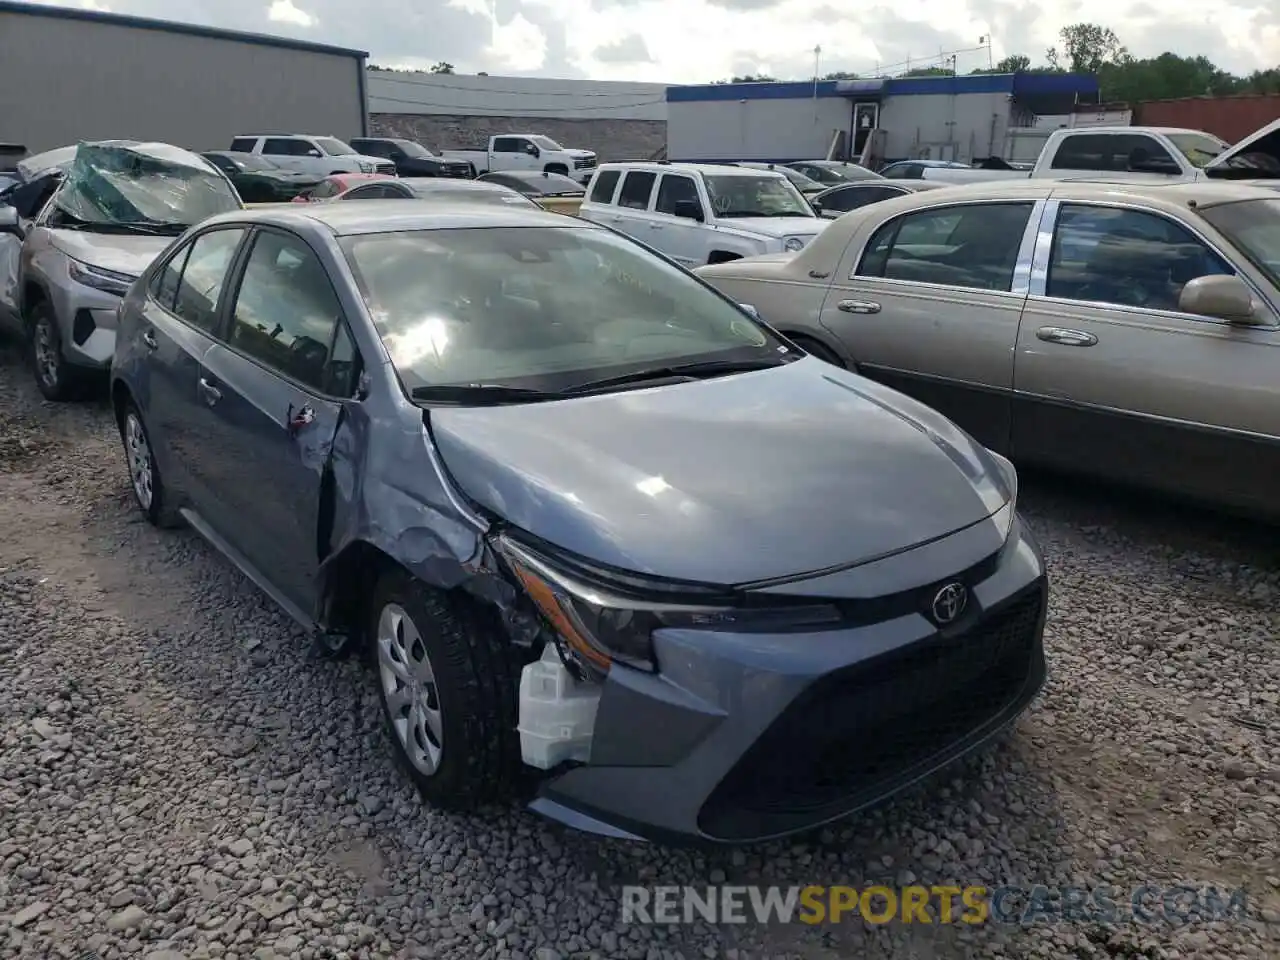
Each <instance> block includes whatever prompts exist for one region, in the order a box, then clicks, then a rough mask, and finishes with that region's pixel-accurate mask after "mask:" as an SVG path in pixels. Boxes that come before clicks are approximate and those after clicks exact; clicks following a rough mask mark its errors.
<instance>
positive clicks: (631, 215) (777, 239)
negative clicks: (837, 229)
mask: <svg viewBox="0 0 1280 960" xmlns="http://www.w3.org/2000/svg"><path fill="white" fill-rule="evenodd" d="M578 216H580V217H582V218H583V219H584V220H591V221H593V222H594V223H600V224H604V225H605V226H607V227H613V228H614V229H615V230H619V231H621V232H622V233H625V234H627V235H628V236H631V237H635V238H636V239H637V240H640V241H642V242H644V243H646V244H648V245H649V246H651V247H653V248H654V249H656V250H660V251H661V252H662V253H665V254H666V255H667V256H668V257H670V258H671V259H673V260H675V261H677V262H678V263H681V264H683V265H684V266H687V267H693V266H699V265H701V264H704V263H723V262H724V261H726V260H737V259H739V258H741V257H753V256H757V255H759V254H762V253H786V252H794V251H796V250H800V249H803V247H804V245H805V244H806V243H808V242H809V241H810V240H812V239H813V238H814V237H815V236H817V235H818V234H819V233H821V232H822V230H823V229H824V228H825V227H826V225H827V223H828V222H829V221H827V220H823V219H822V218H820V217H819V216H818V215H817V214H816V213H814V212H813V208H812V207H810V206H809V203H808V201H806V200H805V198H804V197H803V196H802V195H801V194H800V191H798V190H797V189H796V188H795V187H794V186H792V185H791V181H789V180H788V179H787V178H786V177H784V176H783V175H782V174H780V173H775V172H773V171H769V170H752V169H750V168H746V167H729V166H717V165H714V164H701V163H665V162H651V161H649V162H635V163H606V164H602V165H601V166H600V168H599V169H598V170H597V171H596V174H595V176H594V177H592V178H591V185H590V187H589V188H588V190H587V199H586V201H585V202H584V203H583V204H582V207H581V209H580V210H579V211H578Z"/></svg>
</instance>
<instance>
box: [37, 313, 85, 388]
mask: <svg viewBox="0 0 1280 960" xmlns="http://www.w3.org/2000/svg"><path fill="white" fill-rule="evenodd" d="M31 371H32V373H34V374H35V378H36V386H37V387H39V388H40V392H41V393H42V394H44V398H45V399H46V400H53V401H55V402H61V401H65V400H73V399H75V398H76V397H77V396H78V395H79V393H80V389H81V387H82V386H83V381H84V377H83V375H82V374H81V373H80V371H79V370H77V369H76V368H75V367H73V366H72V365H71V364H69V363H67V359H66V357H65V356H63V352H62V337H61V335H60V334H59V333H58V323H57V321H56V320H55V319H54V315H53V308H52V307H51V306H50V305H49V304H48V303H47V302H45V301H41V302H40V303H37V304H36V305H35V306H34V307H32V308H31Z"/></svg>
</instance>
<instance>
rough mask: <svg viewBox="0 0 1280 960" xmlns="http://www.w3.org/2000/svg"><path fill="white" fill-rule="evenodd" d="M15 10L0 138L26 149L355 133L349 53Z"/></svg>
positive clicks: (6, 37) (5, 28) (4, 9)
mask: <svg viewBox="0 0 1280 960" xmlns="http://www.w3.org/2000/svg"><path fill="white" fill-rule="evenodd" d="M13 6H16V5H9V4H6V5H4V6H0V92H2V93H0V102H2V103H3V107H2V108H0V140H6V141H13V142H16V143H22V144H25V145H26V147H27V149H28V150H29V151H31V152H32V153H34V152H38V151H41V150H46V149H50V148H53V147H60V146H65V145H68V144H72V143H76V142H78V141H80V140H92V139H106V138H117V137H118V138H128V139H139V140H161V141H166V142H170V143H175V144H178V145H181V146H185V147H190V148H192V149H196V150H209V149H218V148H222V149H225V148H226V147H227V146H229V145H230V143H231V138H232V137H233V136H234V135H235V134H237V133H249V132H254V131H255V130H288V131H296V132H300V133H331V134H335V135H337V136H342V137H350V136H356V135H358V134H359V133H360V132H361V128H362V125H363V118H364V116H365V111H364V107H365V104H364V95H363V94H364V91H363V86H362V81H363V76H364V64H363V61H362V59H361V57H360V56H358V55H356V54H355V52H344V53H337V54H335V53H320V52H317V51H315V50H301V49H290V48H286V47H280V46H269V45H266V44H265V43H263V42H247V41H245V40H230V39H225V38H222V37H212V36H204V35H199V33H198V32H196V31H191V32H185V31H182V32H179V31H170V30H161V29H142V28H140V27H138V26H136V25H128V26H126V25H123V24H122V23H115V22H110V21H111V20H112V19H119V20H122V21H131V20H133V18H111V17H109V16H107V15H99V14H93V15H87V16H86V15H83V14H79V15H77V14H78V13H79V12H74V13H73V14H72V15H70V16H68V15H64V14H62V12H61V11H59V12H57V14H56V15H52V16H50V15H41V14H42V13H47V12H48V11H47V8H46V10H45V11H39V9H38V8H37V9H36V10H35V11H33V12H22V13H19V12H15V11H14V10H13V9H12V7H13ZM25 10H32V8H30V7H26V8H25ZM136 22H137V21H134V23H136Z"/></svg>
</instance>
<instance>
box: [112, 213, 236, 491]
mask: <svg viewBox="0 0 1280 960" xmlns="http://www.w3.org/2000/svg"><path fill="white" fill-rule="evenodd" d="M246 232H247V231H246V228H244V227H219V228H216V229H213V230H206V231H205V232H203V233H199V234H197V235H196V236H195V237H194V238H192V239H191V240H189V241H188V242H186V243H184V244H183V245H182V246H181V247H179V248H177V249H176V250H175V251H173V253H172V254H170V256H169V257H168V259H167V260H166V261H165V263H164V266H163V267H162V268H161V269H160V270H159V271H157V272H156V273H155V274H154V277H153V280H152V282H151V286H150V289H149V290H148V291H147V300H146V303H145V305H144V306H143V310H142V323H141V324H140V326H139V329H138V330H137V331H131V332H130V337H131V338H132V337H133V336H134V335H136V337H137V342H133V341H132V339H131V340H130V342H128V343H126V344H124V345H123V346H118V347H117V351H118V352H119V353H120V354H121V355H132V356H136V357H137V358H138V361H139V362H138V363H137V364H136V366H134V368H133V369H134V374H133V376H132V377H131V380H132V382H133V386H134V389H135V390H137V391H138V398H137V399H138V402H139V404H140V406H141V407H142V414H143V419H144V420H145V422H146V425H147V431H148V433H149V434H150V436H151V443H152V446H153V447H154V448H155V452H156V456H157V458H158V460H159V466H160V473H161V475H162V476H163V477H164V478H165V482H166V483H168V484H169V485H170V486H171V487H173V488H174V489H175V490H180V491H182V492H184V493H185V494H186V495H187V497H188V498H189V499H190V501H191V503H192V505H193V506H194V507H195V509H196V511H197V512H199V513H202V514H203V513H204V512H205V511H206V510H207V509H209V508H210V505H211V504H215V503H216V502H217V499H218V494H217V492H216V490H214V489H211V488H210V486H209V483H208V480H209V476H210V470H211V469H212V468H213V467H216V462H214V463H211V462H210V457H211V455H212V451H211V450H210V449H209V447H208V445H207V443H206V442H205V440H206V430H207V428H208V426H209V422H208V410H207V409H206V408H205V406H204V405H203V404H202V403H201V399H200V393H199V387H198V385H199V380H200V363H201V361H202V360H203V359H204V356H205V354H206V353H208V352H209V350H210V349H211V348H212V347H213V344H214V335H215V334H216V332H217V328H218V315H219V313H220V311H221V308H222V304H223V301H224V300H225V297H226V294H225V288H226V280H227V277H228V275H229V274H230V272H231V266H232V263H233V262H234V260H235V257H236V254H237V251H238V249H239V247H240V244H241V242H242V241H243V239H244V237H245V234H246Z"/></svg>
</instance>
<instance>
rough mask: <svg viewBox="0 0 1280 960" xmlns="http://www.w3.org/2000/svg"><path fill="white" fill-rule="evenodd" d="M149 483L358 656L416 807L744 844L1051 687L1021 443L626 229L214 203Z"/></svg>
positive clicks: (147, 373)
mask: <svg viewBox="0 0 1280 960" xmlns="http://www.w3.org/2000/svg"><path fill="white" fill-rule="evenodd" d="M112 369H113V377H112V397H113V400H114V405H115V411H116V414H117V416H118V418H119V424H120V432H121V436H122V438H123V441H124V447H125V453H126V457H127V462H128V465H129V471H130V475H131V478H132V484H133V489H134V493H135V494H136V497H137V501H138V504H139V506H140V507H141V509H142V510H143V512H144V513H145V514H146V516H147V517H148V519H150V520H151V521H152V522H154V523H157V524H160V525H165V524H169V523H174V522H178V521H185V522H186V523H189V524H190V525H191V526H192V527H194V528H195V529H196V530H197V531H199V532H200V533H201V534H202V535H203V536H204V537H205V538H207V539H208V540H209V541H210V542H211V543H212V544H213V545H214V546H215V547H217V548H218V549H219V550H220V551H221V552H222V553H224V554H225V555H226V556H227V557H228V558H229V559H230V560H231V562H233V563H234V564H236V565H237V566H238V567H239V568H240V569H241V570H243V571H244V572H245V573H246V574H247V575H248V576H250V577H251V578H252V579H253V580H254V581H255V582H256V583H257V584H258V585H259V586H260V587H261V588H262V589H263V590H264V591H265V592H267V593H268V594H270V595H271V597H273V598H274V599H275V601H276V602H278V603H279V604H280V605H281V606H282V607H283V608H284V609H285V610H287V611H288V612H289V613H290V614H291V615H292V616H293V617H294V618H295V619H296V620H297V621H298V622H299V623H301V624H303V625H304V626H305V627H306V629H307V630H309V631H311V632H312V635H313V636H314V637H315V638H316V642H317V644H319V645H320V647H321V648H322V649H327V650H329V651H330V652H332V653H335V654H336V653H339V652H343V651H347V650H361V651H367V654H368V656H369V658H370V661H371V664H372V667H373V669H372V671H371V672H372V673H373V675H374V677H376V683H377V686H378V690H379V691H380V693H381V696H382V703H383V707H384V711H383V712H384V714H385V718H386V722H387V727H388V730H389V734H390V737H391V740H392V742H393V743H394V744H395V746H396V749H397V751H398V755H399V757H400V759H401V760H402V761H403V763H404V766H405V768H406V769H407V771H408V773H409V775H410V776H411V777H412V778H413V780H414V781H415V782H416V784H417V785H418V787H419V789H420V790H421V792H422V794H423V796H424V797H425V798H427V799H428V800H429V801H431V802H433V803H437V804H439V805H441V806H445V807H450V808H453V809H464V810H465V809H470V808H473V807H475V806H476V805H477V804H480V803H483V802H485V801H488V800H491V799H494V798H498V797H501V796H504V795H510V794H514V795H517V796H519V795H523V796H525V797H532V806H533V808H534V809H536V810H539V811H541V812H542V813H544V814H546V815H549V816H551V817H554V818H557V819H559V820H561V821H564V822H567V823H570V824H572V825H574V826H577V827H580V828H583V829H589V830H595V831H598V832H604V833H611V834H614V835H622V836H632V837H642V838H647V839H675V838H680V837H684V838H688V837H696V838H702V839H707V840H713V841H720V842H739V841H746V840H754V839H759V838H764V837H773V836H779V835H782V834H786V833H790V832H794V831H798V830H802V829H805V828H809V827H813V826H816V825H819V824H822V823H825V822H828V821H830V820H833V819H836V818H838V817H841V816H844V815H847V814H849V813H850V812H852V811H854V810H857V809H859V808H861V807H864V806H866V805H867V804H869V803H871V802H873V801H875V800H878V799H880V798H882V797H884V796H887V795H888V794H890V793H892V792H894V791H896V790H898V789H900V788H902V787H903V786H905V785H907V784H909V783H911V782H913V781H916V780H918V779H919V778H920V777H922V776H924V775H925V774H927V773H929V772H930V771H933V770H935V769H937V768H939V767H940V766H942V765H943V764H945V763H948V762H949V761H951V760H953V759H955V758H956V757H958V756H960V755H961V754H964V753H966V752H968V751H969V750H971V749H973V748H974V747H976V746H978V745H979V744H981V743H983V742H984V741H986V740H987V739H988V738H990V737H991V736H992V735H993V734H994V733H996V732H997V731H998V730H1000V729H1001V728H1003V727H1004V726H1006V725H1007V724H1009V723H1010V722H1011V721H1012V720H1013V719H1014V718H1015V717H1016V716H1017V715H1018V714H1019V712H1020V711H1021V710H1022V709H1023V708H1024V707H1025V706H1026V705H1027V703H1028V701H1029V700H1030V699H1031V698H1032V696H1033V695H1034V694H1035V692H1036V691H1037V690H1038V689H1039V687H1040V685H1041V683H1042V682H1043V679H1044V671H1045V666H1044V655H1043V650H1042V645H1041V637H1042V633H1043V628H1044V610H1045V599H1046V590H1047V581H1046V577H1045V572H1044V568H1043V565H1042V562H1041V559H1040V555H1039V552H1038V550H1037V548H1036V546H1035V544H1034V543H1033V541H1032V540H1031V538H1030V536H1029V535H1028V533H1027V532H1026V531H1025V530H1024V528H1023V526H1022V524H1021V523H1020V522H1019V520H1018V517H1017V514H1016V510H1015V494H1016V479H1015V475H1014V471H1013V468H1012V467H1011V465H1010V464H1009V463H1008V462H1007V461H1005V460H1003V459H1001V458H1000V457H998V456H995V455H994V454H991V453H989V452H988V451H986V450H985V449H983V448H982V447H981V446H979V445H977V444H975V443H974V442H973V441H972V440H971V439H970V438H969V437H968V436H967V435H966V434H964V433H963V432H961V431H960V430H958V429H957V428H956V427H954V426H953V425H952V424H951V423H949V422H948V421H946V420H945V419H943V418H942V417H940V416H939V415H938V414H936V413H934V412H933V411H931V410H930V409H928V408H927V407H924V406H922V405H920V404H919V403H917V402H915V401H913V400H910V399H908V398H907V397H905V396H902V395H900V394H898V393H895V392H893V391H892V390H889V389H887V388H885V387H882V386H878V385H877V384H875V383H872V382H871V381H868V380H864V379H862V378H860V377H858V376H857V375H855V374H853V373H851V372H849V371H845V370H840V369H836V368H834V367H832V366H831V365H830V364H826V363H823V362H822V361H820V360H817V359H815V358H812V357H809V356H808V355H806V354H804V353H803V352H802V351H800V350H798V349H797V348H796V347H794V346H793V345H791V344H789V343H787V342H786V341H784V340H782V339H781V338H780V337H779V336H777V335H776V334H775V333H774V332H773V331H772V330H770V329H769V328H768V327H767V326H765V325H763V324H762V323H760V322H759V321H758V320H756V319H755V318H754V317H753V316H752V315H751V314H750V311H748V310H745V309H744V308H742V307H741V306H739V305H738V304H735V303H733V302H731V301H729V300H727V299H725V298H724V297H723V296H721V295H720V294H718V293H716V292H715V291H714V290H712V289H711V288H710V287H709V286H707V285H706V284H704V283H703V282H702V281H700V280H699V279H697V278H695V277H693V276H692V275H690V274H689V273H687V272H685V271H684V270H682V269H680V268H679V267H677V266H675V265H674V264H673V263H672V262H671V261H668V260H665V259H663V258H662V257H660V256H658V255H656V254H654V253H653V252H651V251H649V250H648V249H647V248H645V247H643V246H641V245H639V244H637V243H635V242H634V241H631V240H629V239H627V238H625V237H622V236H620V235H618V234H616V233H614V232H613V231H610V230H608V229H605V228H602V227H597V226H594V225H592V224H589V223H586V222H581V221H575V220H571V219H569V218H566V217H564V216H561V215H558V214H553V213H545V212H541V211H536V210H515V209H501V208H489V207H478V206H477V207H466V206H463V205H456V206H435V205H432V206H431V207H430V208H429V209H428V208H424V206H423V205H422V204H420V203H413V202H405V203H401V202H399V201H387V200H383V201H377V202H370V203H367V204H365V203H359V202H352V203H342V204H314V205H306V206H302V205H299V207H298V208H296V209H294V208H280V207H276V208H260V209H258V210H251V211H240V212H236V213H233V214H226V215H222V216H218V217H214V218H213V219H210V220H207V221H205V222H204V223H202V224H200V225H199V226H198V227H195V228H193V229H192V230H190V231H188V233H187V234H186V235H184V236H183V237H182V238H180V239H179V240H177V241H176V242H175V243H174V244H173V245H172V246H171V247H170V248H169V249H168V250H167V251H166V252H165V253H164V254H163V255H161V256H160V257H159V258H158V259H157V260H156V261H155V262H154V264H153V265H152V267H151V268H150V269H149V270H148V271H147V273H146V274H145V275H144V276H143V277H142V278H141V279H140V280H139V281H138V282H137V283H136V284H135V285H134V287H133V288H132V290H131V291H130V293H129V294H128V296H127V298H126V300H125V302H124V304H123V306H122V308H121V317H120V333H119V338H118V347H117V352H116V355H115V362H114V365H113V368H112Z"/></svg>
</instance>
